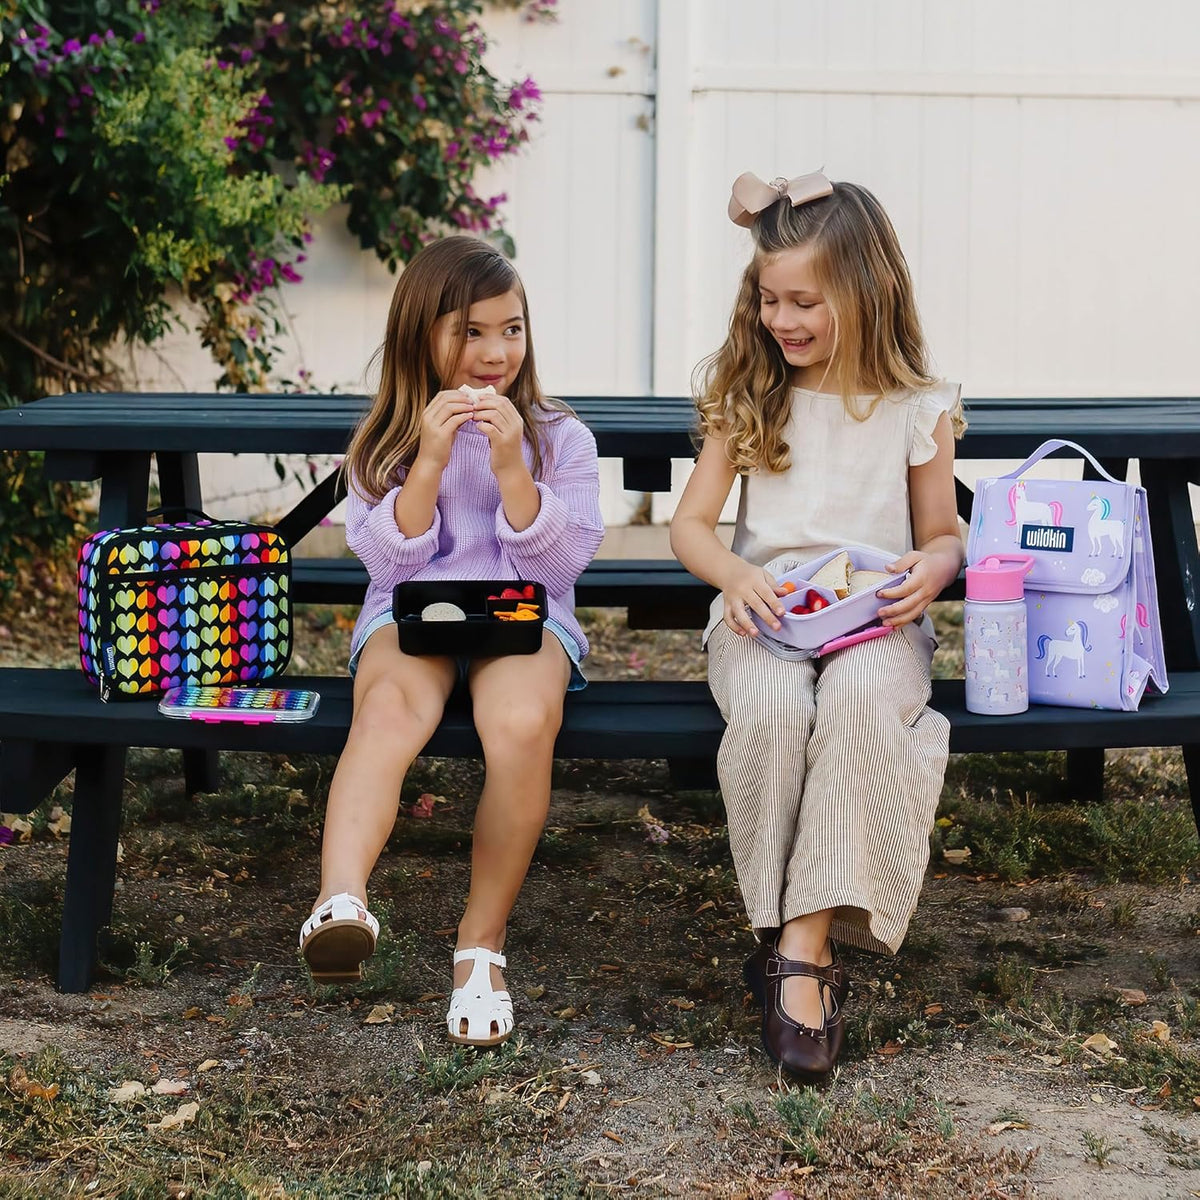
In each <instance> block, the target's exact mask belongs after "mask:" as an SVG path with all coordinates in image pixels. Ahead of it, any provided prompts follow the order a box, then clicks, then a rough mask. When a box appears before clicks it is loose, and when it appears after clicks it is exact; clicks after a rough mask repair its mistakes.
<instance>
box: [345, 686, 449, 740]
mask: <svg viewBox="0 0 1200 1200" xmlns="http://www.w3.org/2000/svg"><path fill="white" fill-rule="evenodd" d="M441 716H442V705H441V704H440V703H436V702H435V700H434V699H433V698H430V697H422V696H419V695H415V694H414V693H413V692H412V691H411V690H410V689H408V688H405V687H404V686H403V685H402V684H400V683H397V682H396V681H395V680H392V679H386V678H384V679H379V680H376V681H375V682H374V683H372V684H371V686H370V687H368V688H367V689H366V690H365V691H364V692H363V693H362V694H361V695H358V696H355V698H354V719H353V726H354V728H355V730H357V731H361V732H367V731H374V732H378V733H391V734H394V733H398V732H401V731H403V730H406V729H413V730H420V731H426V730H427V731H429V732H432V731H433V730H434V729H435V728H436V727H437V723H438V721H439V720H441Z"/></svg>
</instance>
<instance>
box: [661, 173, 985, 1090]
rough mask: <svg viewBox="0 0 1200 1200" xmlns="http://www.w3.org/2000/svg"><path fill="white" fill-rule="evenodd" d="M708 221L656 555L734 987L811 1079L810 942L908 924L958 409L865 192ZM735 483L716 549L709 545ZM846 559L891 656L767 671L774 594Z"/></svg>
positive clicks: (835, 1050)
mask: <svg viewBox="0 0 1200 1200" xmlns="http://www.w3.org/2000/svg"><path fill="white" fill-rule="evenodd" d="M729 215H730V217H731V218H732V219H733V220H734V221H735V222H736V223H738V224H739V225H743V226H746V227H748V228H749V229H750V230H751V232H752V234H753V237H754V243H755V252H754V256H753V258H752V260H751V262H750V264H749V265H748V266H747V268H746V270H745V272H744V274H743V276H742V281H741V286H740V288H739V291H738V295H737V299H736V301H735V304H734V310H733V315H732V318H731V320H730V325H729V335H728V337H727V338H726V340H725V344H724V345H723V346H722V347H721V348H720V350H718V351H717V352H716V354H714V355H713V356H712V357H711V358H710V359H708V360H707V361H706V363H705V364H702V367H703V370H702V371H701V372H700V373H699V374H698V379H699V386H698V388H697V407H698V409H699V416H700V430H701V433H702V435H703V446H702V448H701V451H700V455H699V459H698V461H697V463H696V467H695V470H694V471H693V473H692V476H691V478H690V480H689V481H688V485H687V488H686V490H685V492H684V495H683V498H682V500H681V501H680V504H679V507H678V510H677V511H676V514H675V518H674V520H673V521H672V523H671V545H672V548H673V549H674V551H675V553H676V555H677V556H678V557H679V559H680V561H681V562H682V563H683V564H684V566H686V567H687V568H688V569H689V570H690V571H692V572H693V573H694V574H696V575H698V576H700V577H701V578H702V579H705V580H707V581H708V582H710V583H712V584H713V585H714V586H715V587H718V588H720V590H721V595H720V596H719V597H718V598H717V600H716V601H715V603H714V612H713V620H712V622H711V623H710V625H709V628H708V630H706V635H705V636H706V641H707V646H708V651H709V683H710V686H711V688H712V691H713V694H714V697H715V698H716V700H717V702H718V704H719V706H720V707H721V710H722V713H723V715H724V716H725V719H726V722H727V726H728V728H727V731H726V734H725V737H724V739H723V741H722V745H721V750H720V753H719V756H718V773H719V776H720V781H721V790H722V794H723V796H724V799H725V803H726V807H727V810H728V815H729V829H730V841H731V845H732V850H733V856H734V863H735V866H736V867H737V872H738V881H739V884H740V887H741V890H742V895H743V898H744V900H745V903H746V906H747V910H748V914H749V917H750V921H751V923H752V925H753V926H754V927H755V930H756V932H757V934H758V936H759V938H760V942H759V947H758V949H757V950H756V951H755V953H754V955H753V956H752V957H751V959H750V960H749V962H748V963H747V965H746V972H745V974H746V980H747V982H748V984H749V985H750V987H751V989H752V990H753V991H754V993H755V995H756V997H757V998H758V999H759V1001H760V1003H763V1005H764V1016H763V1041H764V1045H765V1046H766V1049H767V1051H768V1053H770V1054H771V1055H772V1057H774V1058H775V1059H776V1060H777V1061H779V1062H780V1063H782V1064H783V1065H784V1066H786V1067H788V1068H789V1069H790V1070H792V1072H793V1073H794V1074H796V1075H798V1076H801V1077H803V1078H808V1079H818V1078H821V1077H823V1076H824V1075H825V1074H826V1073H827V1072H828V1071H829V1070H830V1069H832V1067H833V1065H834V1063H835V1062H836V1060H837V1056H838V1054H839V1053H840V1050H841V1045H842V1038H843V1030H844V1023H843V1020H842V1013H841V1007H842V1004H843V1002H844V1000H845V997H846V978H845V973H844V971H843V970H842V967H841V964H840V962H839V961H838V959H837V954H836V950H835V948H834V946H833V943H832V942H831V940H830V935H831V933H832V934H834V935H836V936H837V937H838V938H839V939H840V940H842V941H846V942H849V943H851V944H854V945H856V946H859V947H861V948H864V949H871V950H876V951H893V952H894V951H895V950H896V949H897V948H898V947H899V945H900V942H901V941H902V940H903V937H904V933H905V931H906V929H907V924H908V921H909V918H910V917H911V915H912V912H913V909H914V908H915V906H916V900H917V894H918V892H919V890H920V885H921V881H922V877H923V874H924V869H925V866H926V863H927V861H928V853H929V849H928V835H929V830H930V828H931V827H932V824H933V819H934V814H935V811H936V807H937V801H938V796H939V794H940V791H941V784H942V778H943V775H944V771H945V764H946V757H947V749H948V745H949V724H948V722H947V721H946V720H945V719H944V718H943V717H941V716H940V715H939V714H937V713H934V712H933V711H932V710H930V709H928V708H927V707H926V704H927V701H928V699H929V696H930V684H929V666H930V660H931V658H932V654H933V649H934V642H933V640H932V636H931V635H932V626H931V624H930V622H929V619H928V617H926V616H925V609H926V607H927V606H928V604H929V603H930V602H931V601H932V600H934V599H935V598H936V597H937V596H938V594H939V593H940V592H941V591H942V589H943V588H945V587H946V585H947V584H949V583H950V582H951V580H953V579H954V578H955V577H956V575H957V574H958V571H959V568H960V567H961V565H962V561H963V548H962V542H961V539H960V537H959V531H958V516H957V510H956V506H955V490H954V473H953V467H954V438H955V436H956V435H957V434H960V433H961V431H962V428H963V421H962V412H961V405H960V402H959V389H958V387H957V386H956V385H953V384H947V383H944V382H939V381H938V380H937V379H936V378H935V377H934V375H933V374H932V373H931V370H930V366H929V358H928V353H927V350H926V346H925V342H924V338H923V336H922V333H921V327H920V322H919V319H918V316H917V311H916V306H915V303H914V299H913V291H912V284H911V281H910V278H909V273H908V267H907V264H906V263H905V260H904V256H903V253H902V252H901V250H900V247H899V244H898V242H897V239H896V235H895V231H894V230H893V228H892V225H891V222H890V221H889V220H888V218H887V215H886V214H885V213H884V211H883V209H882V208H881V207H880V205H879V203H878V201H877V200H876V199H875V197H874V196H872V195H871V193H870V192H868V191H867V190H866V189H865V188H862V187H859V186H857V185H855V184H848V183H830V182H829V180H827V179H826V178H825V177H824V176H823V175H821V174H819V173H818V174H815V175H808V176H803V177H800V178H797V179H793V180H782V179H780V180H776V181H774V182H773V183H771V184H765V183H763V182H762V181H761V180H758V179H757V178H755V177H754V176H753V175H743V176H742V177H741V178H739V179H738V181H737V182H736V183H735V184H734V188H733V198H732V199H731V201H730V205H729ZM738 478H740V480H741V496H740V502H739V507H738V518H737V528H736V532H735V534H734V540H733V549H732V550H727V549H725V547H724V545H723V544H722V542H721V541H720V539H719V538H718V537H717V535H716V532H715V529H716V524H717V520H718V518H719V515H720V512H721V509H722V506H723V505H724V503H725V500H726V498H727V496H728V494H729V489H730V488H731V487H732V486H733V483H734V480H735V479H738ZM847 545H863V546H868V547H872V548H874V549H877V550H881V551H883V552H884V553H885V554H886V555H887V556H888V558H889V566H888V570H889V571H891V572H893V573H899V572H907V573H908V574H907V577H906V578H905V579H904V580H903V581H902V582H901V583H900V584H898V585H897V586H896V587H894V588H890V589H887V590H885V591H881V592H880V593H879V595H880V596H881V598H883V599H886V600H887V601H888V603H887V604H886V606H885V607H884V608H883V609H882V610H881V614H880V615H881V617H882V620H883V621H884V623H885V624H886V625H889V626H892V627H893V628H894V629H895V630H897V631H898V633H897V634H893V635H892V636H887V637H880V638H877V639H875V640H873V641H868V642H863V643H861V644H859V645H855V646H851V647H849V648H848V649H844V650H841V651H839V652H837V653H835V654H832V655H830V656H828V657H825V658H822V659H815V660H814V659H808V658H805V659H797V658H796V657H795V656H794V655H792V656H788V655H787V652H786V648H784V647H783V646H782V644H781V643H774V642H773V641H772V640H771V639H769V638H764V637H763V636H761V634H760V632H759V629H758V626H757V625H756V624H755V623H754V621H753V620H752V618H751V614H752V613H757V614H758V615H759V617H761V618H762V619H763V620H764V621H765V622H766V624H767V626H768V627H769V628H772V629H779V628H780V622H779V620H778V617H779V615H780V614H782V613H783V611H784V608H783V603H782V601H781V599H780V597H781V596H782V595H783V594H784V592H783V589H781V588H779V587H777V586H776V575H777V573H779V572H782V571H783V570H786V569H787V568H788V567H789V566H791V565H794V564H796V563H798V562H801V561H804V560H805V559H811V558H814V557H816V556H817V555H819V554H822V553H824V552H826V551H829V550H833V549H836V548H838V547H841V546H847Z"/></svg>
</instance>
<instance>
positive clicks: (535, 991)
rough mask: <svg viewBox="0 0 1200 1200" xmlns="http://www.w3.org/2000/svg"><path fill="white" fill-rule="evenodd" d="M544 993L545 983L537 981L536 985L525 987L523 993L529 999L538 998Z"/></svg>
mask: <svg viewBox="0 0 1200 1200" xmlns="http://www.w3.org/2000/svg"><path fill="white" fill-rule="evenodd" d="M545 994H546V985H545V984H544V983H539V984H538V985H537V986H536V987H527V988H526V989H525V995H526V996H528V997H529V999H530V1000H540V999H541V998H542V997H543V996H544V995H545Z"/></svg>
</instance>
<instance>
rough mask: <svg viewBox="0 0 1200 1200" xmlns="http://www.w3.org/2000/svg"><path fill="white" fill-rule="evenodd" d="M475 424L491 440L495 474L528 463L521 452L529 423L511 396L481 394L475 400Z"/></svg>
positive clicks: (493, 472) (493, 471)
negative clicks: (523, 419)
mask: <svg viewBox="0 0 1200 1200" xmlns="http://www.w3.org/2000/svg"><path fill="white" fill-rule="evenodd" d="M475 425H476V427H477V428H478V429H479V430H480V431H482V432H483V433H484V434H485V435H486V436H487V440H488V441H489V442H490V443H491V446H492V474H493V475H499V474H500V473H501V472H503V471H505V470H511V469H512V468H513V467H518V466H521V467H523V466H524V465H525V459H524V458H523V457H522V455H521V439H522V437H523V436H524V434H525V423H524V422H523V421H522V420H521V414H520V413H519V412H517V409H516V406H515V405H514V404H513V402H512V401H511V400H510V399H509V398H508V397H507V396H494V395H491V394H490V393H489V394H487V395H484V396H480V397H479V399H478V400H477V401H476V402H475Z"/></svg>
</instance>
